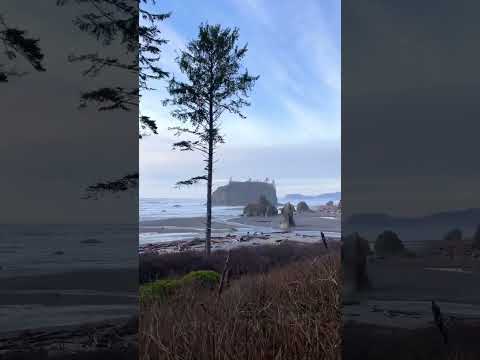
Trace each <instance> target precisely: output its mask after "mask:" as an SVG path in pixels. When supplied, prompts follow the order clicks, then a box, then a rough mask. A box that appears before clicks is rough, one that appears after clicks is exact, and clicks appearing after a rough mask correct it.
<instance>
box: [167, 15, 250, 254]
mask: <svg viewBox="0 0 480 360" xmlns="http://www.w3.org/2000/svg"><path fill="white" fill-rule="evenodd" d="M238 37H239V30H238V29H237V28H235V29H230V28H228V27H227V28H222V27H221V26H220V25H208V24H206V25H204V24H201V25H200V28H199V33H198V38H197V39H196V40H193V41H191V42H190V43H189V44H188V45H187V48H186V50H183V51H181V53H180V55H179V57H178V58H177V63H178V66H179V68H180V71H181V72H182V73H183V74H184V75H185V76H186V80H185V81H179V80H177V79H176V78H175V77H173V78H172V79H171V80H170V83H169V86H168V91H169V94H170V98H169V99H167V100H165V102H164V103H165V105H167V104H169V105H172V106H174V108H175V109H174V110H173V111H172V116H173V117H174V118H175V119H177V120H178V121H180V123H181V126H177V127H173V128H171V130H174V131H175V134H176V135H177V136H181V135H186V136H187V139H185V140H182V141H179V142H177V143H175V144H173V148H174V149H175V148H176V149H179V150H181V151H199V152H201V153H202V154H203V155H204V157H205V159H204V161H205V163H206V166H205V169H204V170H205V173H204V174H201V175H199V176H195V177H192V178H190V179H188V180H184V181H180V182H178V183H177V186H181V185H192V184H195V183H197V182H199V181H202V180H206V181H207V221H206V230H205V251H206V253H207V254H210V248H211V244H210V240H211V232H212V177H213V164H214V159H213V158H214V154H215V149H216V147H217V146H218V145H219V144H223V143H224V137H223V136H222V135H221V134H220V119H221V116H222V114H224V113H225V112H228V113H231V114H234V115H237V116H239V117H240V118H245V115H244V114H243V113H242V112H241V108H242V107H244V106H248V105H250V103H249V102H247V98H248V93H249V91H251V90H252V88H253V86H254V84H255V81H256V80H257V79H258V76H251V75H250V74H249V73H248V71H247V70H245V71H242V69H241V65H242V64H241V62H242V60H243V58H244V57H245V55H246V53H247V46H246V45H244V46H243V47H238V45H237V42H238Z"/></svg>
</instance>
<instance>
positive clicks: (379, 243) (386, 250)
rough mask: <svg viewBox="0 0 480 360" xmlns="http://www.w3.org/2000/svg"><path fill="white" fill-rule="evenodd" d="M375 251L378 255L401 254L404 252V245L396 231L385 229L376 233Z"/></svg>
mask: <svg viewBox="0 0 480 360" xmlns="http://www.w3.org/2000/svg"><path fill="white" fill-rule="evenodd" d="M375 253H376V254H377V255H380V256H385V255H386V256H388V255H401V254H403V253H405V246H403V243H402V240H400V238H399V237H398V235H397V234H396V233H394V232H393V231H390V230H387V231H384V232H382V233H381V234H380V235H378V237H377V240H376V241H375Z"/></svg>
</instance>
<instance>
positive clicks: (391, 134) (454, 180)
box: [342, 0, 480, 232]
mask: <svg viewBox="0 0 480 360" xmlns="http://www.w3.org/2000/svg"><path fill="white" fill-rule="evenodd" d="M393 4H394V5H395V6H393ZM479 11H480V3H478V2H471V1H468V0H462V1H458V2H455V3H452V2H451V1H448V0H441V1H436V2H435V6H432V4H431V3H430V2H428V1H427V2H419V1H416V0H405V1H402V2H401V5H400V4H398V3H397V2H395V1H393V0H392V1H384V2H382V1H364V2H358V1H345V2H344V3H343V4H342V34H343V36H342V49H343V50H342V60H343V61H342V85H343V93H342V107H343V112H342V201H343V202H344V207H343V209H346V211H344V214H346V213H347V212H348V213H367V212H374V213H388V214H392V215H398V216H423V215H428V214H431V213H436V212H442V211H450V210H457V209H465V208H478V207H479V203H480V193H479V191H478V183H479V181H480V167H479V166H477V163H478V160H477V154H478V133H479V132H480V129H479V122H478V119H479V117H480V107H479V106H478V96H477V90H476V88H477V87H478V83H479V81H480V73H479V71H478V63H479V61H480V50H479V47H478V45H477V39H478V26H476V25H475V24H476V20H475V19H476V16H477V14H478V13H479ZM346 215H347V216H344V218H347V217H348V214H346ZM347 232H348V231H347Z"/></svg>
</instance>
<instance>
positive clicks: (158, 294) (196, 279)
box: [140, 270, 220, 301]
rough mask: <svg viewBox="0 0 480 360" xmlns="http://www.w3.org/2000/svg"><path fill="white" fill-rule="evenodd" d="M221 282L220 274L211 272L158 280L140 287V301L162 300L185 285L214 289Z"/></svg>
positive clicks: (198, 272) (200, 271)
mask: <svg viewBox="0 0 480 360" xmlns="http://www.w3.org/2000/svg"><path fill="white" fill-rule="evenodd" d="M219 282H220V274H218V273H217V272H215V271H210V270H199V271H192V272H190V273H188V274H186V275H185V276H183V277H182V278H180V279H162V280H156V281H154V282H151V283H147V284H144V285H141V286H140V300H141V301H144V300H149V299H155V300H162V299H165V298H166V297H168V296H170V295H172V294H173V293H174V292H175V290H177V289H178V288H180V287H182V286H185V285H194V286H201V287H204V288H207V289H213V288H214V287H215V286H216V285H217V284H218V283H219Z"/></svg>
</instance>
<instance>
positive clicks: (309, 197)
mask: <svg viewBox="0 0 480 360" xmlns="http://www.w3.org/2000/svg"><path fill="white" fill-rule="evenodd" d="M340 197H341V193H340V192H334V193H325V194H320V195H302V194H287V195H285V200H287V201H295V200H299V201H300V200H303V201H307V200H316V201H319V200H325V201H329V200H332V201H339V200H340Z"/></svg>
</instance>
